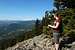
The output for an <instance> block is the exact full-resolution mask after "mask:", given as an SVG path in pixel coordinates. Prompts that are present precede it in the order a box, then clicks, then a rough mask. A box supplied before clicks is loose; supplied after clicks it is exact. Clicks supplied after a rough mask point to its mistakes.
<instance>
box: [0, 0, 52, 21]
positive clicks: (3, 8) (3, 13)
mask: <svg viewBox="0 0 75 50" xmlns="http://www.w3.org/2000/svg"><path fill="white" fill-rule="evenodd" d="M52 9H53V0H0V20H36V19H37V18H38V19H42V17H43V16H44V12H45V11H46V10H52Z"/></svg>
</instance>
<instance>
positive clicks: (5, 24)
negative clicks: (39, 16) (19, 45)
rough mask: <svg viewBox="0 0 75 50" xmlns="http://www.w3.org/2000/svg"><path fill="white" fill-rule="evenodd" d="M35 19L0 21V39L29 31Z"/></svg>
mask: <svg viewBox="0 0 75 50" xmlns="http://www.w3.org/2000/svg"><path fill="white" fill-rule="evenodd" d="M34 24H35V21H0V40H1V39H2V38H8V37H9V36H10V37H12V35H14V36H18V35H20V34H22V33H23V32H26V31H31V30H32V28H33V27H34Z"/></svg>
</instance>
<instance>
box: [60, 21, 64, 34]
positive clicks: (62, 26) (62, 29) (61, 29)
mask: <svg viewBox="0 0 75 50" xmlns="http://www.w3.org/2000/svg"><path fill="white" fill-rule="evenodd" d="M63 31H64V25H63V22H61V27H60V33H62V32H63Z"/></svg>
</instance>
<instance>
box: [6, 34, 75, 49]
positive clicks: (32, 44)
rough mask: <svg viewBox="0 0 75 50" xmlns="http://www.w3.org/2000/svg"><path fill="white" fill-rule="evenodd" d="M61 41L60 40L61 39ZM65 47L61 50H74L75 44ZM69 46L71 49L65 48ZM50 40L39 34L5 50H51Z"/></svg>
mask: <svg viewBox="0 0 75 50" xmlns="http://www.w3.org/2000/svg"><path fill="white" fill-rule="evenodd" d="M61 39H62V38H61ZM65 46H66V47H62V50H75V42H73V43H71V44H66V45H65ZM67 46H71V47H67ZM52 49H54V48H53V45H52V39H50V38H48V37H47V35H45V34H41V35H39V36H36V37H34V38H31V39H28V40H25V41H23V42H19V43H17V44H16V45H15V46H13V47H9V48H7V49H5V50H52Z"/></svg>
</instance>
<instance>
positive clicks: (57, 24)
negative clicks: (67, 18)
mask: <svg viewBox="0 0 75 50" xmlns="http://www.w3.org/2000/svg"><path fill="white" fill-rule="evenodd" d="M48 26H49V27H51V28H58V26H59V22H57V23H56V26H55V25H53V26H52V25H48Z"/></svg>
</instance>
